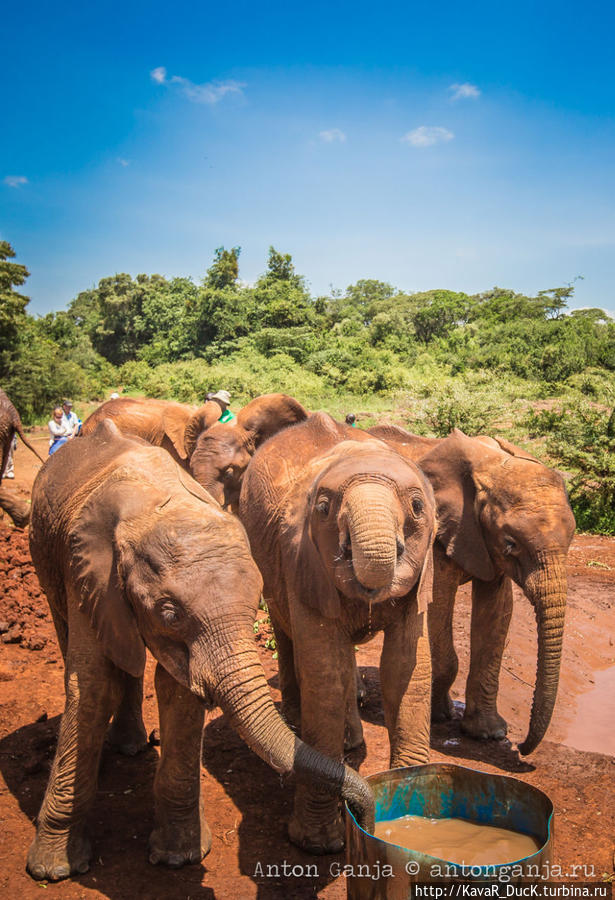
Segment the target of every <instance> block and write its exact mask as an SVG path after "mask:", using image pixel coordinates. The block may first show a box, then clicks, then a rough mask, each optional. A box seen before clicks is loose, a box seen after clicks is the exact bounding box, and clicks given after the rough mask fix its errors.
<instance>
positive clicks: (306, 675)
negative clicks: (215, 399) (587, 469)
mask: <svg viewBox="0 0 615 900" xmlns="http://www.w3.org/2000/svg"><path fill="white" fill-rule="evenodd" d="M239 515H240V518H241V520H242V522H243V523H244V525H245V527H246V530H247V532H248V537H249V539H250V545H251V547H252V552H253V554H254V558H255V560H256V562H257V564H258V566H259V568H260V570H261V573H262V574H263V579H264V585H265V597H266V599H267V602H268V604H269V612H270V615H271V621H272V624H273V627H274V630H275V634H276V640H277V647H278V654H279V666H280V686H281V690H282V698H283V712H284V714H285V716H286V718H287V719H288V720H289V721H290V722H291V723H292V724H293V725H294V727H296V728H298V729H299V728H300V732H301V736H302V738H303V740H305V741H307V742H308V743H310V744H312V745H313V746H315V747H316V748H317V749H318V750H320V751H322V752H323V753H326V754H327V755H328V756H330V757H331V758H332V759H334V760H341V759H342V758H343V753H344V749H345V747H346V748H349V747H352V746H357V745H358V744H359V743H361V742H362V739H363V736H362V727H361V721H360V718H359V716H358V711H357V707H356V697H355V684H356V682H355V659H354V645H355V644H357V643H361V642H364V641H367V640H369V639H370V638H371V637H372V636H373V635H374V634H375V633H376V632H378V631H384V648H383V652H382V659H381V666H380V671H381V683H382V692H383V699H384V709H385V719H386V725H387V729H388V732H389V737H390V745H391V765H392V766H402V765H411V764H413V763H422V762H425V761H426V760H427V758H428V753H429V705H430V692H431V666H430V657H429V646H428V639H427V631H426V608H427V604H428V602H429V600H430V598H431V584H432V565H431V547H432V541H433V530H434V499H433V494H432V491H431V488H430V485H429V483H428V481H427V479H426V478H425V477H424V475H423V474H422V473H421V472H420V470H419V469H418V468H417V467H416V466H415V465H414V464H412V463H410V462H408V461H407V460H406V459H405V458H403V457H402V456H401V455H400V454H399V453H398V452H397V450H396V449H394V448H391V447H388V446H387V445H386V444H384V443H383V442H381V441H375V440H373V439H372V438H370V437H369V436H367V435H366V434H365V433H363V432H361V431H359V430H357V429H353V428H350V427H348V426H347V425H340V424H338V423H336V422H335V421H334V420H333V419H332V418H331V417H330V416H327V415H325V414H323V413H317V414H315V415H312V416H310V417H309V418H308V419H307V420H306V421H305V422H303V423H301V424H298V425H295V426H293V427H292V428H289V429H288V430H286V431H285V432H283V433H282V434H279V435H277V436H275V437H273V438H271V440H269V441H268V442H267V443H266V444H264V446H263V447H262V448H261V449H260V450H259V451H258V452H257V453H256V454H255V456H254V458H253V460H252V462H251V463H250V465H249V467H248V469H247V472H246V474H245V476H244V482H243V486H242V490H241V497H240V503H239ZM290 835H291V839H292V840H293V841H294V842H295V843H296V844H298V845H299V846H301V847H303V848H305V849H310V850H313V851H316V852H336V851H338V850H339V849H340V847H341V846H342V844H343V836H342V829H341V820H340V817H339V810H338V804H337V803H336V802H335V800H331V798H330V796H328V795H326V794H325V793H324V792H323V791H321V790H318V789H315V788H314V785H313V784H310V783H308V782H307V781H306V780H305V779H299V782H298V786H297V791H296V795H295V808H294V813H293V818H292V820H291V827H290Z"/></svg>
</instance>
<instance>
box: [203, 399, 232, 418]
mask: <svg viewBox="0 0 615 900" xmlns="http://www.w3.org/2000/svg"><path fill="white" fill-rule="evenodd" d="M206 399H207V400H215V401H216V403H218V405H219V406H220V409H221V410H222V412H221V414H220V418H219V419H218V422H232V421H233V419H234V418H235V416H234V414H233V413H232V412H231V411H230V409H229V408H228V406H229V403H230V402H231V395H230V394H229V392H228V391H216V393H215V394H208V395H207V397H206Z"/></svg>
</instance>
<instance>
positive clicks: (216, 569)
mask: <svg viewBox="0 0 615 900" xmlns="http://www.w3.org/2000/svg"><path fill="white" fill-rule="evenodd" d="M95 437H96V438H98V443H99V445H103V444H105V445H106V447H107V450H108V453H109V454H110V455H112V453H113V442H114V441H115V443H116V444H117V443H118V441H119V440H123V441H124V448H125V447H126V445H128V446H129V448H130V446H131V445H132V448H133V449H132V450H131V452H130V456H129V457H124V458H123V459H122V460H121V462H122V466H121V468H120V469H118V470H116V471H115V472H114V473H113V475H112V476H109V477H105V478H104V480H103V479H101V483H100V486H99V487H97V488H96V489H95V490H94V491H93V492H92V493H91V494H90V495H89V496H88V498H87V500H86V502H85V503H84V504H83V506H82V507H81V509H80V511H79V513H78V515H76V516H75V518H74V520H73V521H72V524H71V526H70V553H71V562H70V570H71V573H72V579H73V580H74V583H75V584H76V586H77V589H78V591H79V593H80V597H81V601H80V607H81V609H82V611H83V612H84V613H85V614H86V615H87V616H88V618H89V620H90V623H91V625H92V627H93V628H94V630H95V632H96V634H97V637H98V639H99V640H100V642H101V645H102V648H103V652H104V653H105V655H106V656H108V658H109V659H111V661H112V662H113V663H115V665H116V666H118V667H119V668H120V669H123V670H124V671H126V672H128V673H130V674H131V675H133V676H134V677H138V676H140V675H142V673H143V669H144V664H145V648H146V647H147V648H148V649H149V650H150V651H151V653H152V654H153V655H154V657H155V658H156V659H157V660H158V662H159V663H161V665H162V666H163V667H164V668H165V669H166V670H167V672H168V673H169V674H170V675H172V676H173V678H175V679H176V681H178V682H179V683H180V684H182V685H184V686H186V687H187V688H189V689H190V691H192V693H194V694H196V695H197V696H198V697H200V698H201V699H202V700H203V701H204V702H205V703H206V704H208V705H212V704H215V705H220V706H221V707H222V709H223V710H224V711H225V712H226V713H227V714H228V716H229V718H230V720H231V722H232V723H233V724H234V726H235V727H236V729H237V730H238V732H239V733H240V734H241V736H242V737H243V738H244V740H245V741H246V743H247V744H248V746H250V748H251V749H252V750H254V752H256V753H257V754H258V755H259V756H260V757H261V758H262V759H263V760H264V761H265V762H267V763H268V764H269V765H271V766H272V767H273V768H274V769H275V770H276V771H278V772H280V773H283V774H285V773H289V772H291V771H300V772H303V773H307V774H309V776H310V777H311V778H314V779H315V780H318V781H319V782H320V783H321V784H326V785H328V786H329V787H330V788H332V789H334V790H336V791H339V792H340V793H341V795H342V796H343V797H347V798H348V799H349V802H350V803H351V804H352V805H353V806H354V808H355V809H357V810H358V814H359V815H360V817H361V818H362V820H363V821H364V822H365V823H366V825H367V827H369V826H370V823H371V821H373V798H372V797H371V792H370V790H369V788H368V787H367V785H366V783H365V782H364V781H363V779H362V778H360V776H359V775H358V774H357V773H356V772H354V771H353V770H352V769H350V768H349V767H347V766H344V765H343V764H341V763H337V762H335V761H333V760H331V759H329V758H327V757H324V756H322V755H321V754H319V753H317V752H316V751H315V750H313V749H312V748H310V747H309V746H307V745H306V744H304V743H303V742H301V741H300V740H299V739H298V738H297V737H296V736H295V735H294V734H293V732H292V731H291V730H290V729H289V728H288V727H287V726H286V724H285V723H284V721H283V720H282V718H281V717H280V715H279V714H278V712H277V710H276V708H275V706H274V704H273V701H272V698H271V695H270V693H269V688H268V685H267V682H266V678H265V674H264V671H263V668H262V665H261V663H260V660H259V658H258V654H257V651H256V647H255V644H254V639H253V630H252V625H253V622H254V618H255V615H256V611H257V608H258V601H259V597H260V593H261V589H262V580H261V577H260V574H259V571H258V569H257V567H256V565H255V563H254V562H253V560H252V557H251V556H250V551H249V548H248V542H247V539H246V536H245V532H244V530H243V528H242V526H241V524H240V523H239V521H238V520H236V519H235V518H234V517H232V516H230V515H228V514H227V513H225V512H223V511H222V510H221V509H220V507H219V505H218V504H217V503H216V502H215V501H214V500H212V498H211V497H210V496H209V495H208V494H207V493H206V492H205V491H204V490H203V489H202V488H200V487H199V485H197V484H196V483H195V482H194V481H193V480H192V479H191V478H190V477H189V476H188V475H187V474H186V473H184V472H183V471H182V470H181V469H180V468H179V467H177V466H176V465H175V464H174V463H173V462H172V461H171V460H170V459H169V457H168V456H167V454H166V453H164V452H163V451H161V450H159V449H157V448H151V447H144V446H143V445H142V444H140V443H139V444H137V443H136V442H134V441H127V440H125V439H122V438H121V436H120V435H119V433H118V432H117V430H116V429H115V428H114V426H113V425H112V424H110V423H108V422H106V423H103V425H102V426H101V427H100V428H99V430H98V431H97V433H96V435H95ZM93 449H94V452H95V448H93ZM120 449H121V448H120ZM105 452H107V451H105ZM178 479H179V484H178ZM35 539H36V538H35ZM226 561H228V564H227V562H226Z"/></svg>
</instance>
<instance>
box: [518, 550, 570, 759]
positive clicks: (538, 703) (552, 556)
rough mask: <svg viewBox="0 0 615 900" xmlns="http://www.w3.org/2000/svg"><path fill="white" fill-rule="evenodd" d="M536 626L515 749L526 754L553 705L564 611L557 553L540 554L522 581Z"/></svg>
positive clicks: (544, 726) (536, 741)
mask: <svg viewBox="0 0 615 900" xmlns="http://www.w3.org/2000/svg"><path fill="white" fill-rule="evenodd" d="M525 593H526V595H527V597H528V598H529V600H530V601H531V603H532V604H533V606H534V609H535V612H536V623H537V626H538V661H537V665H536V686H535V688H534V698H533V701H532V713H531V716H530V724H529V728H528V733H527V737H526V738H525V741H524V742H523V743H522V744H520V745H519V752H520V753H522V754H523V755H524V756H526V755H527V754H528V753H531V752H532V751H533V750H535V749H536V747H537V746H538V744H539V743H540V742H541V740H542V739H543V737H544V735H545V732H546V730H547V728H548V727H549V722H550V721H551V716H552V714H553V708H554V706H555V699H556V697H557V685H558V680H559V668H560V660H561V656H562V638H563V634H564V615H565V612H566V568H565V562H564V559H563V558H562V556H561V554H559V553H543V554H541V555H540V557H539V560H538V566H537V567H536V569H535V570H534V571H533V572H531V573H530V574H529V575H528V577H527V578H526V581H525Z"/></svg>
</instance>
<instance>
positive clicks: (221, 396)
mask: <svg viewBox="0 0 615 900" xmlns="http://www.w3.org/2000/svg"><path fill="white" fill-rule="evenodd" d="M208 397H209V399H210V400H221V401H222V402H223V403H226V405H227V406H228V405H229V403H230V402H231V395H230V394H229V392H228V391H216V393H215V394H208Z"/></svg>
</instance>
